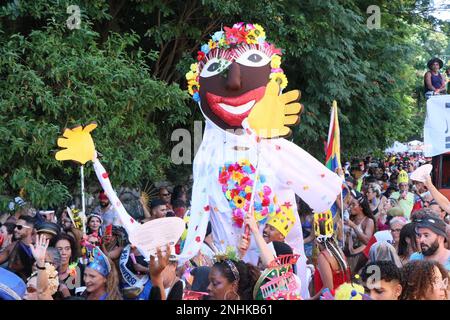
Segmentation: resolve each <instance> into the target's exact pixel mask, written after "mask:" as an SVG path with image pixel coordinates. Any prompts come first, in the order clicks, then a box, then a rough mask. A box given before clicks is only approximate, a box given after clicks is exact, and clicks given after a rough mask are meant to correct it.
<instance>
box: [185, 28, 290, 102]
mask: <svg viewBox="0 0 450 320" xmlns="http://www.w3.org/2000/svg"><path fill="white" fill-rule="evenodd" d="M238 47H248V48H249V49H257V50H260V51H262V52H264V53H265V54H267V55H268V56H269V57H270V58H271V63H270V66H271V68H272V70H271V72H272V73H271V76H270V79H269V81H275V82H277V83H279V84H280V87H281V88H282V89H284V88H285V87H286V85H287V83H288V82H287V78H286V76H285V75H284V73H283V70H282V69H280V65H281V57H280V56H281V54H282V53H281V49H278V48H276V47H275V46H274V45H273V44H270V43H268V42H266V32H265V31H264V28H263V27H262V26H260V25H259V24H251V23H247V24H246V23H243V22H239V23H236V24H234V25H233V27H231V28H230V27H224V28H223V30H221V31H217V32H215V33H214V34H213V35H212V36H211V39H209V41H208V42H207V43H205V44H202V45H201V46H200V51H198V52H197V61H198V62H197V63H194V64H192V65H195V78H193V75H192V74H191V72H193V73H194V71H193V70H192V65H191V70H190V71H189V72H188V73H187V74H186V79H187V81H188V92H189V94H190V95H191V96H192V98H193V99H194V100H195V101H196V102H199V101H200V95H199V94H198V92H199V89H200V85H199V78H198V76H199V75H200V73H201V70H202V68H203V66H204V65H205V62H206V61H207V60H208V59H211V58H212V57H215V58H217V57H221V58H223V59H226V60H229V61H234V60H235V59H237V57H236V56H235V49H237V48H238ZM274 73H275V74H276V75H275V76H272V74H274ZM193 79H195V82H194V81H192V80H193Z"/></svg>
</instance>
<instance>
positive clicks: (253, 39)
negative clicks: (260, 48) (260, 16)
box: [245, 30, 258, 44]
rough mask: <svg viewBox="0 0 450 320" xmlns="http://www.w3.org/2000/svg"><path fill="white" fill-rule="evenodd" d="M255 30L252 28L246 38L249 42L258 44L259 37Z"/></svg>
mask: <svg viewBox="0 0 450 320" xmlns="http://www.w3.org/2000/svg"><path fill="white" fill-rule="evenodd" d="M257 38H258V37H257V35H256V32H255V30H250V31H249V32H248V33H247V35H246V36H245V40H246V41H247V43H248V44H257V43H258V39H257Z"/></svg>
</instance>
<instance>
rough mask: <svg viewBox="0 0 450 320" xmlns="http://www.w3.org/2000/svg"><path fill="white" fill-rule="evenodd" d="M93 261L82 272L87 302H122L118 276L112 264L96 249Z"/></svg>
mask: <svg viewBox="0 0 450 320" xmlns="http://www.w3.org/2000/svg"><path fill="white" fill-rule="evenodd" d="M93 259H94V260H93V261H92V262H90V263H89V264H88V265H87V267H86V270H85V271H84V282H85V284H86V291H85V293H84V295H85V296H86V299H87V300H122V295H121V294H120V291H119V275H118V273H117V270H116V267H115V265H114V263H113V262H112V261H111V259H109V258H108V257H107V256H106V255H105V254H104V253H103V252H102V251H101V250H100V249H99V248H98V247H95V248H94V250H93Z"/></svg>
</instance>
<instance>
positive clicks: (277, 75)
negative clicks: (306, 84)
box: [269, 72, 288, 89]
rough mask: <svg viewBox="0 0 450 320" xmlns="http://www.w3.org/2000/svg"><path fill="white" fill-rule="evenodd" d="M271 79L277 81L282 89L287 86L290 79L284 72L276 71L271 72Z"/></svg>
mask: <svg viewBox="0 0 450 320" xmlns="http://www.w3.org/2000/svg"><path fill="white" fill-rule="evenodd" d="M269 79H270V80H271V81H273V82H275V83H278V85H279V86H280V88H281V89H284V88H286V87H287V84H288V80H287V78H286V76H285V74H284V73H283V72H274V73H271V74H270V76H269Z"/></svg>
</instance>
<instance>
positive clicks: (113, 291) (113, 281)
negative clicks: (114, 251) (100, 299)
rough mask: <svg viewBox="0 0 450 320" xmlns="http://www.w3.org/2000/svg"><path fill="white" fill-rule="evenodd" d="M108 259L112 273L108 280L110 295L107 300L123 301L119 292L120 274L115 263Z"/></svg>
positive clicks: (107, 290) (107, 289)
mask: <svg viewBox="0 0 450 320" xmlns="http://www.w3.org/2000/svg"><path fill="white" fill-rule="evenodd" d="M107 259H108V262H109V264H110V266H111V272H110V273H109V275H108V277H107V279H106V292H107V293H108V296H107V297H106V300H123V298H122V294H121V293H120V290H119V284H120V280H119V273H118V272H117V268H116V266H115V264H114V262H113V261H112V260H111V259H110V258H107Z"/></svg>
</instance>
